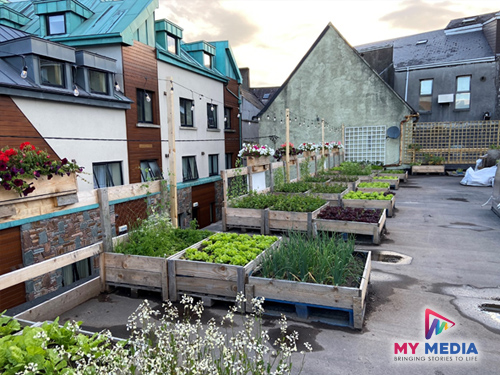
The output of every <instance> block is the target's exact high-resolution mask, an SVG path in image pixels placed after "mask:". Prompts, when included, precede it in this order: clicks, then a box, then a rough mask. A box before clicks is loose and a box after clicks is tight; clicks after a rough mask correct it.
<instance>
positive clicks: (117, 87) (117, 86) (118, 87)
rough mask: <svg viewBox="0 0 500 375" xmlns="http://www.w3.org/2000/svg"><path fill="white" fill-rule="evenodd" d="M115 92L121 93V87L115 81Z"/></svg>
mask: <svg viewBox="0 0 500 375" xmlns="http://www.w3.org/2000/svg"><path fill="white" fill-rule="evenodd" d="M115 90H116V91H120V85H119V84H118V82H117V81H115Z"/></svg>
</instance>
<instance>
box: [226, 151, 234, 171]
mask: <svg viewBox="0 0 500 375" xmlns="http://www.w3.org/2000/svg"><path fill="white" fill-rule="evenodd" d="M232 167H233V154H231V153H226V169H231V168H232Z"/></svg>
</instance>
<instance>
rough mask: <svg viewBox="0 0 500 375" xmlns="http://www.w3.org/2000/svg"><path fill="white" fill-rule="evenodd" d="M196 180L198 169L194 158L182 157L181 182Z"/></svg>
mask: <svg viewBox="0 0 500 375" xmlns="http://www.w3.org/2000/svg"><path fill="white" fill-rule="evenodd" d="M197 179H198V167H197V166H196V156H184V157H183V158H182V180H183V181H191V180H197Z"/></svg>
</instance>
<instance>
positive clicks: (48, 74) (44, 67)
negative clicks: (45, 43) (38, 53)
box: [40, 58, 65, 87]
mask: <svg viewBox="0 0 500 375" xmlns="http://www.w3.org/2000/svg"><path fill="white" fill-rule="evenodd" d="M40 84H42V85H46V86H54V87H65V84H64V63H62V62H59V61H54V60H48V59H42V58H40Z"/></svg>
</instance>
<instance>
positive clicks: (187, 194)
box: [177, 187, 193, 228]
mask: <svg viewBox="0 0 500 375" xmlns="http://www.w3.org/2000/svg"><path fill="white" fill-rule="evenodd" d="M192 206H193V198H192V189H191V188H190V187H187V188H183V189H178V190H177V214H178V215H179V217H180V218H181V219H180V222H179V228H189V223H190V222H191V220H193V217H192V214H193V212H192Z"/></svg>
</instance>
